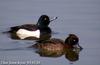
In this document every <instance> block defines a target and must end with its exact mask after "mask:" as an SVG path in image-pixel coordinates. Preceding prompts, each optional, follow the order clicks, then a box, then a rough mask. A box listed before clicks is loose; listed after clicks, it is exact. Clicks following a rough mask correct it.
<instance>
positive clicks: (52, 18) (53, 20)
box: [50, 17, 58, 21]
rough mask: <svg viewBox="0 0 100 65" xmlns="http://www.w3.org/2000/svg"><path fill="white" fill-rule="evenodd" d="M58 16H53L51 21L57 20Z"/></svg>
mask: <svg viewBox="0 0 100 65" xmlns="http://www.w3.org/2000/svg"><path fill="white" fill-rule="evenodd" d="M57 18H58V17H54V18H52V19H51V20H50V21H54V20H56V19H57Z"/></svg>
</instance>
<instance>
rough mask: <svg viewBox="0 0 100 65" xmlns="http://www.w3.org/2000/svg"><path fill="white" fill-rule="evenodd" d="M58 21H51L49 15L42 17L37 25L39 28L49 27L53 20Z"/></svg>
mask: <svg viewBox="0 0 100 65" xmlns="http://www.w3.org/2000/svg"><path fill="white" fill-rule="evenodd" d="M55 19H57V17H55V18H53V19H52V20H50V18H49V16H47V15H41V16H40V18H39V20H38V22H37V25H38V26H39V27H48V25H49V23H50V22H51V21H53V20H55Z"/></svg>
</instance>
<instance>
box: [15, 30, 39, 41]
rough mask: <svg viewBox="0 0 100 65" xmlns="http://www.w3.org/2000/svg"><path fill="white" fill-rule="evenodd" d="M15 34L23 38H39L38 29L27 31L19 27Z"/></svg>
mask: <svg viewBox="0 0 100 65" xmlns="http://www.w3.org/2000/svg"><path fill="white" fill-rule="evenodd" d="M16 34H17V36H18V37H19V38H20V39H25V38H27V37H36V38H40V30H36V31H28V30H25V29H19V30H18V31H17V33H16Z"/></svg>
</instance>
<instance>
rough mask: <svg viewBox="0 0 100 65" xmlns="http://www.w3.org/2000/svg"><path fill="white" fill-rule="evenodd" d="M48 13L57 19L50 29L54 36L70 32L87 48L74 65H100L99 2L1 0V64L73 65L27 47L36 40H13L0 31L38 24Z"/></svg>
mask: <svg viewBox="0 0 100 65" xmlns="http://www.w3.org/2000/svg"><path fill="white" fill-rule="evenodd" d="M42 14H47V15H49V16H50V17H51V18H53V17H55V16H57V17H58V19H57V20H55V21H54V22H51V23H50V27H51V29H52V30H53V31H55V32H57V33H58V34H54V35H53V36H52V37H53V38H54V37H55V38H60V39H63V40H64V39H65V38H66V37H67V36H68V34H69V33H74V34H76V35H77V36H78V37H79V38H80V45H81V46H82V47H83V48H84V49H83V50H82V51H81V52H80V54H79V60H78V61H76V62H73V65H100V0H0V49H12V50H8V51H2V50H1V51H0V61H9V60H10V61H13V60H14V61H18V60H19V61H27V60H33V61H40V62H41V63H40V64H41V65H70V61H68V60H67V59H65V57H64V56H61V57H58V58H48V57H40V56H39V55H38V54H36V53H34V50H32V49H30V50H29V49H19V50H18V49H17V50H14V48H21V47H28V46H30V45H32V44H34V43H35V42H34V41H23V40H20V41H19V40H12V39H10V38H9V36H8V35H5V34H2V33H1V32H3V31H6V30H9V27H11V26H15V25H21V24H26V23H32V24H33V23H36V22H37V20H38V18H39V17H40V15H42Z"/></svg>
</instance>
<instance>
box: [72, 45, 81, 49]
mask: <svg viewBox="0 0 100 65" xmlns="http://www.w3.org/2000/svg"><path fill="white" fill-rule="evenodd" d="M73 47H74V48H78V49H80V50H82V49H83V48H82V47H81V46H80V45H79V44H76V45H74V46H73Z"/></svg>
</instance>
